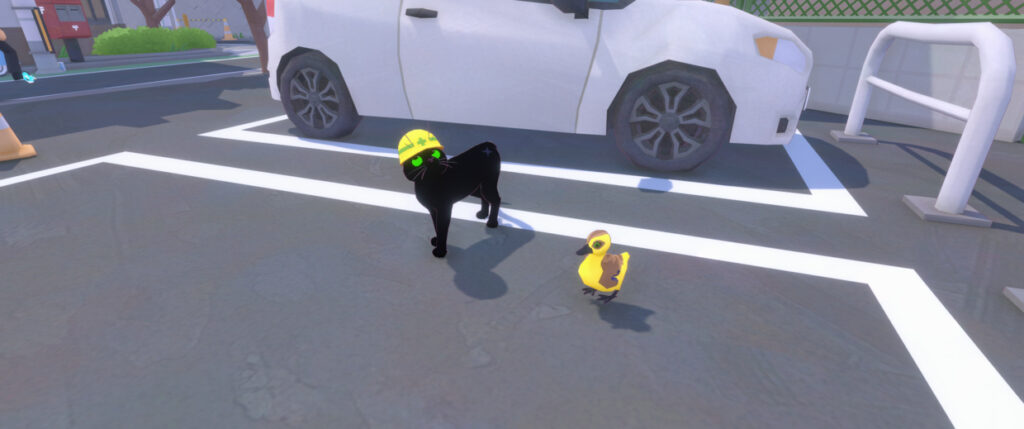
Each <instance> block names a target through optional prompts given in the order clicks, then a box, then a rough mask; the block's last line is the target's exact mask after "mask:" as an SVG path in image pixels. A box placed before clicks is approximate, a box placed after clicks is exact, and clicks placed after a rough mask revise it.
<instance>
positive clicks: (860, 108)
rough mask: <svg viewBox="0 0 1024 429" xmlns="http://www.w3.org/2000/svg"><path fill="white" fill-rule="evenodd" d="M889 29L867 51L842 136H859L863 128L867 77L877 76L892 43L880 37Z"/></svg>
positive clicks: (888, 38) (866, 99)
mask: <svg viewBox="0 0 1024 429" xmlns="http://www.w3.org/2000/svg"><path fill="white" fill-rule="evenodd" d="M888 29H889V27H886V28H884V29H882V33H879V34H878V37H876V38H875V41H874V43H872V44H871V49H868V57H867V60H866V61H864V67H862V68H861V70H860V79H858V81H857V90H856V92H854V93H853V104H851V105H850V116H849V117H847V118H846V129H844V130H843V134H846V135H848V136H857V135H860V129H861V127H862V126H864V115H865V114H866V113H867V110H868V102H869V101H870V100H871V85H868V82H867V80H868V77H871V76H875V75H877V74H878V68H879V66H881V65H882V60H883V59H884V58H885V53H886V51H888V50H889V46H891V45H892V42H893V41H894V39H893V38H891V37H882V36H883V34H884V33H885V31H886V30H888Z"/></svg>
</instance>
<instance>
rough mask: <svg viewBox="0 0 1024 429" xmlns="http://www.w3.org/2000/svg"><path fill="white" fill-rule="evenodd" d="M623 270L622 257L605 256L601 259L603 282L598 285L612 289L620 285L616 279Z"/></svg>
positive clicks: (600, 281)
mask: <svg viewBox="0 0 1024 429" xmlns="http://www.w3.org/2000/svg"><path fill="white" fill-rule="evenodd" d="M621 268H622V257H621V256H619V255H604V258H602V259H601V280H599V281H598V283H600V284H601V286H604V287H612V286H615V285H616V284H618V283H619V282H617V281H616V280H615V279H613V278H612V277H615V276H616V275H618V274H619V269H621Z"/></svg>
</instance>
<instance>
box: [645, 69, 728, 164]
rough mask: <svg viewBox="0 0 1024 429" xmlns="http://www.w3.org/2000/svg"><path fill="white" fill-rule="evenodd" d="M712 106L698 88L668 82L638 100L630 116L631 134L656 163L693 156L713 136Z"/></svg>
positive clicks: (652, 89)
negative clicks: (657, 160) (710, 135)
mask: <svg viewBox="0 0 1024 429" xmlns="http://www.w3.org/2000/svg"><path fill="white" fill-rule="evenodd" d="M710 118H711V103H710V102H708V100H707V99H706V98H704V95H703V94H701V93H700V92H698V91H697V90H696V89H695V88H693V87H691V86H689V85H685V84H682V83H678V82H669V83H663V84H661V85H658V86H657V87H655V88H651V90H650V91H647V92H646V93H644V94H643V95H641V96H640V98H638V99H637V100H636V103H634V104H633V109H632V110H631V112H630V116H629V128H630V134H631V136H632V139H633V144H635V145H636V146H637V147H638V148H640V151H641V152H643V153H644V154H646V155H647V156H650V157H652V158H655V159H659V160H675V159H679V158H683V157H686V156H687V155H690V154H691V153H693V152H694V151H696V150H697V149H700V147H701V146H702V145H703V144H704V143H705V142H706V141H707V138H708V135H709V134H710V132H711V120H710Z"/></svg>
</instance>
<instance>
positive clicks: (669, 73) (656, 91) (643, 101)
mask: <svg viewBox="0 0 1024 429" xmlns="http://www.w3.org/2000/svg"><path fill="white" fill-rule="evenodd" d="M735 113H736V105H735V104H734V103H733V101H732V98H731V97H730V96H729V93H728V91H726V90H725V86H724V85H722V83H721V80H720V79H719V78H718V75H717V74H716V73H715V72H714V71H712V70H709V69H704V68H699V67H689V66H684V65H682V64H679V63H671V62H666V63H662V64H659V65H658V66H654V67H652V68H650V69H647V70H643V71H640V72H636V73H633V74H631V75H630V76H629V77H628V78H627V79H626V83H625V84H624V85H623V86H622V89H621V90H620V91H619V93H618V95H617V96H616V97H615V101H614V102H613V103H612V106H611V108H610V109H609V110H608V120H609V125H610V126H611V128H612V132H611V134H612V136H613V137H614V139H615V144H616V145H617V146H618V147H619V150H620V151H622V153H623V154H624V155H626V157H627V158H629V160H630V161H631V162H633V163H634V164H636V165H638V166H640V167H644V168H648V169H652V170H658V171H680V170H692V169H694V168H697V166H699V165H700V164H701V163H703V162H704V161H706V160H707V159H708V158H710V157H711V156H712V155H714V153H715V152H716V151H718V149H719V148H720V147H721V146H722V145H723V144H725V143H728V142H729V138H730V136H731V135H732V124H733V118H734V116H735Z"/></svg>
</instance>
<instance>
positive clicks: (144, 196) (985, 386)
mask: <svg viewBox="0 0 1024 429" xmlns="http://www.w3.org/2000/svg"><path fill="white" fill-rule="evenodd" d="M266 84H267V83H266V79H265V78H264V77H261V76H251V77H238V78H229V79H222V80H217V81H214V82H205V83H196V84H190V85H179V86H168V87H159V88H149V89H139V90H131V91H121V92H116V93H110V94H99V95H90V96H86V97H74V98H67V99H62V100H54V101H45V102H36V103H22V104H18V105H14V106H9V107H5V108H4V110H3V114H4V117H5V118H7V120H8V121H9V122H10V123H11V124H12V126H13V128H14V129H15V131H16V132H17V134H18V136H19V137H20V138H21V139H22V140H23V141H25V142H27V143H31V144H33V145H35V147H36V149H37V151H38V152H39V156H38V157H36V158H33V159H28V160H22V161H19V162H13V163H3V164H0V207H3V210H0V238H2V239H3V243H2V247H0V273H3V278H4V280H3V282H2V283H0V368H2V372H3V373H5V374H9V376H7V377H5V382H4V383H2V384H0V398H4V400H3V401H0V426H2V427H51V428H62V427H140V426H147V427H153V426H156V427H225V428H227V427H252V428H276V427H409V426H418V427H423V426H436V427H581V426H594V427H729V428H744V427H757V428H793V427H836V428H847V427H848V428H863V427H899V428H916V427H922V428H923V427H927V428H939V427H953V426H954V425H955V424H960V425H961V426H962V425H963V424H964V422H978V421H982V420H978V419H985V418H994V419H996V420H992V421H996V422H997V421H999V420H998V419H1000V418H1003V419H1005V418H1008V417H1013V416H1015V415H1019V414H1014V413H1019V412H1020V409H1021V408H1020V407H1021V405H1020V397H1021V396H1022V395H1024V361H1022V360H1021V359H1020V355H1021V351H1022V348H1021V347H1022V346H1021V341H1020V340H1021V334H1020V333H1021V332H1024V315H1022V314H1021V313H1020V311H1018V310H1017V309H1016V308H1015V307H1013V305H1012V304H1010V302H1009V301H1008V300H1006V299H1005V298H1003V297H1002V295H1001V290H1002V288H1003V287H1005V286H1013V285H1015V284H1016V285H1018V286H1019V278H1021V276H1022V274H1024V269H1022V268H1021V267H1020V265H1019V264H1016V263H1014V262H1015V261H1017V260H1019V259H1020V255H1022V254H1024V235H1022V233H1024V222H1022V221H1021V217H1022V216H1024V191H1022V190H1021V188H1020V187H1019V186H1018V185H1016V184H1018V183H1024V172H1022V171H1021V170H1020V169H1019V167H1018V166H1019V165H1021V164H1020V163H1021V162H1022V161H1024V146H1021V145H1016V144H1005V143H997V144H995V145H993V148H992V151H991V154H990V156H989V159H988V162H987V163H986V169H985V171H984V172H983V174H982V178H981V179H980V180H979V181H978V185H977V186H976V188H975V189H976V193H975V197H974V198H972V200H971V204H972V205H973V206H974V207H976V208H979V209H980V210H981V211H982V212H983V213H985V214H986V215H987V216H989V217H991V218H992V219H993V220H994V222H995V225H994V226H993V228H990V229H978V228H970V227H962V226H953V225H945V224H934V223H926V222H923V221H921V220H919V219H918V218H917V217H916V216H915V215H914V214H913V213H912V212H911V211H910V209H909V208H907V207H906V206H905V205H903V203H901V202H900V198H901V197H902V196H903V195H904V194H910V195H926V196H934V195H935V194H936V193H937V191H938V188H939V184H940V183H941V180H942V175H943V174H944V171H945V169H946V168H947V167H948V165H949V158H950V156H951V154H952V152H953V149H954V148H955V143H956V137H957V136H953V135H949V134H944V133H938V132H932V131H927V130H919V129H912V128H905V127H898V126H893V125H889V124H884V123H875V122H869V123H868V124H867V125H866V126H865V130H866V131H867V132H869V133H872V134H873V135H875V136H876V137H879V139H880V140H881V141H882V143H881V144H879V145H877V146H856V145H837V144H834V143H831V142H829V141H828V140H826V138H825V136H827V134H828V130H830V129H835V128H837V127H839V126H840V122H841V121H842V120H843V118H842V117H840V116H836V115H830V114H825V113H821V112H813V111H809V112H807V113H806V114H805V116H804V117H803V118H802V120H801V123H800V130H801V131H802V133H803V135H804V137H803V138H802V139H801V140H799V141H798V140H794V143H795V144H794V143H791V144H790V145H789V147H788V148H786V147H756V146H746V145H727V146H726V147H724V148H723V149H722V150H721V152H719V154H717V155H716V157H715V158H714V159H712V160H711V161H709V162H708V163H706V164H705V165H703V166H702V167H700V168H699V169H697V170H695V171H692V172H689V173H675V174H651V172H649V171H644V170H640V169H637V168H635V167H633V166H632V165H630V164H629V163H628V162H627V161H625V160H624V158H622V157H621V156H620V155H619V154H618V152H617V150H616V149H615V148H614V145H612V144H611V142H610V141H609V140H608V139H606V138H600V137H593V136H576V135H567V134H558V133H541V132H534V131H526V130H512V129H498V128H490V127H478V126H467V125H456V124H446V123H425V122H419V121H407V120H396V119H384V118H365V119H364V120H363V122H362V123H361V124H360V126H359V127H358V128H357V129H356V131H355V132H354V133H353V134H352V135H350V136H347V137H345V138H343V139H339V140H337V141H316V140H311V139H299V138H298V137H297V130H295V129H294V127H292V126H291V124H290V123H288V122H287V121H286V120H280V119H276V120H275V118H278V117H279V116H280V115H282V109H281V107H280V105H279V104H278V103H277V102H274V101H273V100H270V99H269V97H268V94H267V89H266ZM416 127H425V128H428V129H430V130H431V131H432V132H433V133H434V134H435V135H437V136H438V137H439V139H440V140H441V141H442V142H443V144H444V145H445V147H446V149H447V151H448V152H449V153H457V152H460V151H461V150H464V149H466V148H468V147H470V146H472V145H474V144H476V143H479V142H481V141H485V140H490V141H493V142H495V143H496V144H497V146H498V148H499V150H500V151H501V154H502V160H503V163H504V164H503V174H502V176H501V179H500V183H499V190H500V192H501V193H502V198H503V211H504V214H503V216H502V226H501V227H499V228H498V229H496V230H487V229H486V228H484V226H483V224H482V223H480V222H479V221H476V220H475V219H472V220H463V219H456V220H453V222H452V226H451V231H450V237H449V253H448V257H447V258H445V259H443V260H438V259H435V258H433V257H432V256H431V255H430V252H429V251H430V246H429V244H428V242H427V240H428V238H429V237H431V236H432V235H433V231H432V229H431V227H430V221H429V217H428V216H427V215H426V214H424V213H422V212H417V211H416V210H418V209H417V207H416V206H415V204H414V203H413V204H410V203H409V201H410V200H409V199H410V198H411V192H412V186H411V184H410V183H409V182H408V181H407V180H406V179H405V178H404V176H403V175H402V174H401V170H400V168H399V166H398V165H397V161H396V160H395V159H394V158H393V157H391V156H392V155H390V154H391V153H393V151H394V145H395V143H396V142H397V140H398V138H399V137H400V136H401V135H402V134H403V133H404V132H405V131H407V130H409V129H412V128H416ZM89 160H93V161H92V163H91V164H89V165H85V166H81V167H79V168H74V169H66V170H67V171H58V170H53V169H55V168H60V167H61V166H68V165H73V164H74V163H79V162H82V161H89ZM33 172H36V173H39V175H40V176H41V177H38V178H34V179H31V180H25V179H26V177H27V176H25V175H26V174H29V173H33ZM598 173H600V174H598ZM15 182H17V183H15ZM467 202H468V203H469V204H470V205H475V201H472V200H467ZM464 218H466V219H470V218H471V215H470V216H464ZM594 226H600V227H607V229H608V230H609V231H610V232H612V242H613V244H612V250H613V251H615V252H618V251H629V252H630V253H631V254H632V259H631V266H630V270H629V273H628V277H627V278H626V279H625V282H624V286H623V289H622V292H621V293H620V294H619V297H618V298H617V299H616V300H615V301H613V302H612V303H610V304H607V305H597V304H595V303H594V302H593V300H592V298H590V297H587V296H583V295H582V294H581V293H580V288H581V287H582V285H581V284H580V282H579V279H578V277H577V275H576V268H577V265H578V263H579V262H580V257H578V256H576V255H575V253H574V252H575V250H576V249H578V248H579V247H580V246H581V245H582V244H583V243H584V238H585V235H586V232H587V231H589V230H590V229H592V227H594ZM580 231H583V232H582V233H580ZM617 232H621V234H617ZM977 351H980V353H975V352H977ZM979 395H980V396H979ZM978 398H983V399H980V400H979V399H978ZM986 416H987V417H986ZM993 416H994V417H993Z"/></svg>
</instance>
